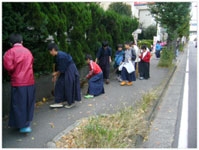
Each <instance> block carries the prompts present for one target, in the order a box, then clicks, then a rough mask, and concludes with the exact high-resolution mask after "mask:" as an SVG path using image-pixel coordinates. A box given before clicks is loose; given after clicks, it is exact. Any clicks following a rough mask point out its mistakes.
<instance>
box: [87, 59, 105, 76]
mask: <svg viewBox="0 0 199 150" xmlns="http://www.w3.org/2000/svg"><path fill="white" fill-rule="evenodd" d="M89 70H90V71H89V73H88V75H87V76H86V78H87V79H89V78H91V77H92V76H94V75H96V74H98V73H100V72H102V69H101V68H100V66H99V65H98V64H96V63H95V62H94V61H92V60H91V61H90V62H89Z"/></svg>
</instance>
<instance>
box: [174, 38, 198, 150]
mask: <svg viewBox="0 0 199 150" xmlns="http://www.w3.org/2000/svg"><path fill="white" fill-rule="evenodd" d="M183 61H186V64H185V65H186V68H185V72H184V74H185V78H184V87H183V88H182V89H183V90H182V94H181V103H180V105H179V106H180V107H179V112H178V119H177V122H176V132H175V140H174V144H173V147H175V148H197V48H195V45H194V43H193V42H189V45H188V49H187V55H186V58H185V59H184V60H183ZM183 105H184V106H183Z"/></svg>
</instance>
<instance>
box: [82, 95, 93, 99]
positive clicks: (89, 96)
mask: <svg viewBox="0 0 199 150" xmlns="http://www.w3.org/2000/svg"><path fill="white" fill-rule="evenodd" d="M93 97H94V96H93V95H90V94H88V95H85V96H84V98H86V99H89V98H93Z"/></svg>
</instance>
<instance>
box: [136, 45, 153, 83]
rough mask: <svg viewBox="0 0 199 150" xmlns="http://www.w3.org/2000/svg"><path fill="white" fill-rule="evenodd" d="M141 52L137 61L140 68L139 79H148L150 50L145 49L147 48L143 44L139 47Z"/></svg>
mask: <svg viewBox="0 0 199 150" xmlns="http://www.w3.org/2000/svg"><path fill="white" fill-rule="evenodd" d="M141 49H142V53H141V54H140V55H139V57H140V59H141V60H140V62H139V70H140V80H143V79H148V78H150V75H149V70H150V64H149V63H150V58H151V53H150V51H147V48H146V46H145V45H143V46H142V47H141Z"/></svg>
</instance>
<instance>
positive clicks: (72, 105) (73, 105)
mask: <svg viewBox="0 0 199 150" xmlns="http://www.w3.org/2000/svg"><path fill="white" fill-rule="evenodd" d="M64 107H65V108H72V107H75V103H73V104H71V105H68V104H67V105H65V106H64Z"/></svg>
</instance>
